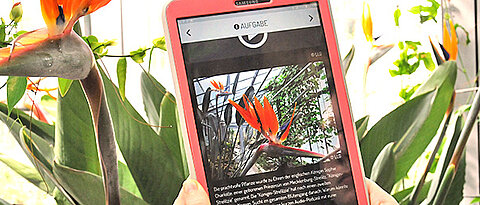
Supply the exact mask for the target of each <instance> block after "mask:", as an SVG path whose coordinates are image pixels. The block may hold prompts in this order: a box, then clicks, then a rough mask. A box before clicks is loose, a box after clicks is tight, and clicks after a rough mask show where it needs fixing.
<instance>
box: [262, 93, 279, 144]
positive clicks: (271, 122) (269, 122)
mask: <svg viewBox="0 0 480 205" xmlns="http://www.w3.org/2000/svg"><path fill="white" fill-rule="evenodd" d="M263 107H264V114H265V118H266V119H265V121H262V124H264V125H266V126H267V127H268V128H269V129H270V132H271V134H272V136H276V135H277V132H278V128H279V125H278V119H277V115H276V114H275V111H273V108H272V105H270V102H268V99H267V97H263Z"/></svg>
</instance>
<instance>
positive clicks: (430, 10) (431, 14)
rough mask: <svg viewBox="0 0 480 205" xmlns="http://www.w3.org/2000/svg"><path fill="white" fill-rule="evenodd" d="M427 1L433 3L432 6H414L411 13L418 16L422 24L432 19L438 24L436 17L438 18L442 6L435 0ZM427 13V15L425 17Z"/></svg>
mask: <svg viewBox="0 0 480 205" xmlns="http://www.w3.org/2000/svg"><path fill="white" fill-rule="evenodd" d="M427 1H428V2H430V3H431V6H422V5H419V6H414V7H412V8H411V9H410V10H409V11H410V12H411V13H413V14H418V15H419V16H420V23H424V22H426V21H428V20H430V19H432V20H433V21H435V22H437V21H436V20H435V17H436V16H437V11H438V8H439V7H440V4H439V3H438V2H437V1H435V0H427ZM425 13H426V14H427V15H423V14H425Z"/></svg>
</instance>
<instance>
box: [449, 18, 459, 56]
mask: <svg viewBox="0 0 480 205" xmlns="http://www.w3.org/2000/svg"><path fill="white" fill-rule="evenodd" d="M450 33H451V34H452V35H451V41H450V49H451V53H450V58H451V59H452V60H456V59H457V52H458V39H457V32H456V31H455V26H454V25H453V22H452V19H450Z"/></svg>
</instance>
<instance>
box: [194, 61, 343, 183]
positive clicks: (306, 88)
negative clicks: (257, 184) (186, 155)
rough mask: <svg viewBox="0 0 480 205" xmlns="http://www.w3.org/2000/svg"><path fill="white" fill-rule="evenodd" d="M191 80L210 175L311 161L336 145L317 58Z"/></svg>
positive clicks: (273, 168) (225, 175) (325, 83)
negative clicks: (301, 62) (303, 62)
mask: <svg viewBox="0 0 480 205" xmlns="http://www.w3.org/2000/svg"><path fill="white" fill-rule="evenodd" d="M193 84H194V89H195V94H196V98H197V102H198V108H197V113H199V114H197V116H196V118H197V119H196V121H197V122H201V128H197V129H198V130H201V132H202V134H201V135H200V136H203V138H204V139H203V141H204V143H203V145H204V147H203V148H202V150H204V153H203V154H204V159H206V164H207V166H206V168H205V169H206V171H207V172H208V173H209V174H210V176H211V177H212V179H214V180H222V179H228V178H237V177H243V176H248V175H253V174H260V173H267V172H272V171H276V170H278V169H289V168H293V167H299V166H305V165H309V164H315V163H319V162H321V161H323V160H325V159H326V158H325V156H327V155H329V154H330V153H333V152H338V151H339V149H340V144H339V138H338V131H337V125H336V122H335V116H334V111H333V106H332V98H331V94H330V88H329V86H328V81H327V73H326V71H325V64H324V63H323V62H322V61H317V62H308V63H305V64H296V65H288V66H279V67H274V68H265V69H258V70H251V71H245V72H239V73H230V74H223V75H218V76H213V77H203V78H197V79H194V80H193ZM220 153H221V154H220Z"/></svg>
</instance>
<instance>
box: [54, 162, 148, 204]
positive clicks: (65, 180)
mask: <svg viewBox="0 0 480 205" xmlns="http://www.w3.org/2000/svg"><path fill="white" fill-rule="evenodd" d="M53 171H54V174H55V177H57V178H58V180H59V182H60V184H61V185H62V186H63V187H64V188H65V190H67V191H68V193H70V194H71V195H72V196H73V197H74V198H75V199H76V200H77V201H78V202H79V203H80V204H89V205H90V204H92V205H95V204H98V205H103V204H105V194H104V190H103V185H102V178H101V177H100V176H98V175H95V174H93V173H90V172H86V171H81V170H76V169H72V168H69V167H65V166H62V165H60V164H57V163H55V165H54V167H53ZM120 196H121V197H120V198H121V201H122V203H123V204H147V203H146V202H145V201H143V200H142V199H140V198H138V197H136V196H135V195H134V194H132V193H130V192H128V191H126V190H125V189H123V188H121V189H120Z"/></svg>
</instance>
